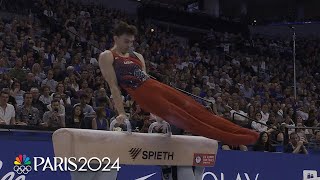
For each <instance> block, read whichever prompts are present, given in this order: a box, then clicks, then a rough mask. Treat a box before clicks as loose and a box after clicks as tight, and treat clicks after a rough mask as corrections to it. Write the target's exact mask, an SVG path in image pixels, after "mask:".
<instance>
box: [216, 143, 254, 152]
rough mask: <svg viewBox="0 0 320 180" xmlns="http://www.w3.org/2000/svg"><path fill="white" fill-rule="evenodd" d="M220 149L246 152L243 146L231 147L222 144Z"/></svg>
mask: <svg viewBox="0 0 320 180" xmlns="http://www.w3.org/2000/svg"><path fill="white" fill-rule="evenodd" d="M221 148H222V150H236V151H248V147H247V146H245V145H239V146H232V145H227V144H223V145H222V146H221Z"/></svg>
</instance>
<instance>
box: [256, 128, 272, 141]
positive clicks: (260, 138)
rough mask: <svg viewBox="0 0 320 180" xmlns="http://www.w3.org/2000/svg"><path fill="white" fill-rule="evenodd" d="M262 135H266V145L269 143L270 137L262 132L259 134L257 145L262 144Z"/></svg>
mask: <svg viewBox="0 0 320 180" xmlns="http://www.w3.org/2000/svg"><path fill="white" fill-rule="evenodd" d="M264 134H266V135H267V136H268V141H267V143H270V136H269V134H268V133H267V132H265V131H263V132H261V133H260V136H259V139H258V141H257V143H260V144H263V143H262V136H263V135H264Z"/></svg>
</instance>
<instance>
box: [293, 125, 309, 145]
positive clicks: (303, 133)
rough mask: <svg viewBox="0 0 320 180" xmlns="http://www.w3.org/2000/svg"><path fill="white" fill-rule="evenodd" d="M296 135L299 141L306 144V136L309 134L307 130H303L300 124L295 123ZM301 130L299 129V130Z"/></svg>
mask: <svg viewBox="0 0 320 180" xmlns="http://www.w3.org/2000/svg"><path fill="white" fill-rule="evenodd" d="M297 128H299V129H296V133H297V134H298V136H299V137H300V140H301V141H303V143H304V144H307V143H308V138H307V134H309V130H308V129H305V126H304V125H303V124H302V123H297ZM300 128H301V129H300Z"/></svg>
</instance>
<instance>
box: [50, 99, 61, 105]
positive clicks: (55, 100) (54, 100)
mask: <svg viewBox="0 0 320 180" xmlns="http://www.w3.org/2000/svg"><path fill="white" fill-rule="evenodd" d="M55 102H57V103H59V104H60V101H59V100H58V99H53V100H52V101H51V104H52V103H55Z"/></svg>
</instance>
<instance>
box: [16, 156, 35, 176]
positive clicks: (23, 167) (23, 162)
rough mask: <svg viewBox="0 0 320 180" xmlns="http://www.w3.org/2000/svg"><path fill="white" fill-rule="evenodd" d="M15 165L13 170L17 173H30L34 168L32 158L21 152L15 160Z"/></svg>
mask: <svg viewBox="0 0 320 180" xmlns="http://www.w3.org/2000/svg"><path fill="white" fill-rule="evenodd" d="M14 165H15V166H14V167H13V170H14V171H15V172H16V173H17V174H28V173H29V172H30V171H31V170H32V167H31V161H30V158H29V157H28V156H27V155H25V154H24V155H22V154H19V156H17V157H16V159H15V161H14Z"/></svg>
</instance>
